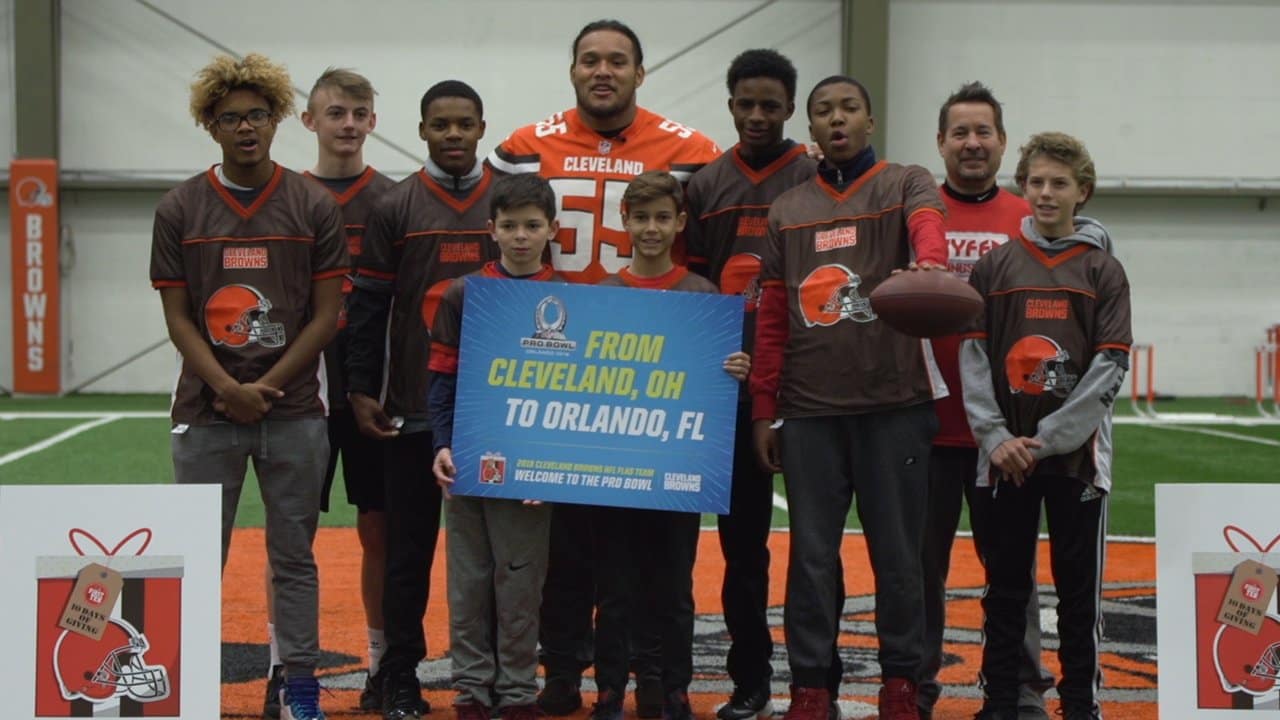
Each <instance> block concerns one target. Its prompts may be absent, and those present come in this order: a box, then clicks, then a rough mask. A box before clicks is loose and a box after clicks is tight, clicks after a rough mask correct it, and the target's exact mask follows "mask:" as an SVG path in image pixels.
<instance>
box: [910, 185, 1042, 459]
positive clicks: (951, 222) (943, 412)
mask: <svg viewBox="0 0 1280 720" xmlns="http://www.w3.org/2000/svg"><path fill="white" fill-rule="evenodd" d="M941 193H942V202H943V203H944V204H945V205H946V206H947V217H946V219H944V220H943V226H944V227H945V229H946V234H947V269H948V270H950V271H951V273H952V274H954V275H955V276H956V277H958V278H960V279H961V280H964V281H965V282H968V281H969V273H970V272H972V271H973V266H974V264H976V263H977V262H978V258H980V257H982V256H983V255H985V254H987V253H988V252H990V251H992V250H994V249H995V248H998V247H1000V246H1001V245H1004V244H1005V243H1007V242H1009V240H1010V239H1012V238H1016V237H1018V235H1019V234H1020V233H1021V230H1020V227H1021V224H1022V218H1024V217H1026V216H1027V215H1030V214H1031V209H1030V208H1029V207H1028V206H1027V201H1026V200H1023V199H1022V198H1020V197H1018V196H1017V195H1014V194H1013V193H1011V192H1008V191H1006V190H1001V189H999V188H996V189H995V194H994V195H992V196H991V197H990V198H989V199H981V200H977V201H966V200H961V199H957V198H954V197H952V196H951V195H950V194H949V193H948V192H947V190H946V188H942V189H941ZM932 343H933V356H934V358H935V359H936V360H937V361H938V369H939V370H940V371H941V372H942V379H943V381H945V382H946V383H947V388H948V389H950V391H951V394H950V395H948V396H947V397H945V398H941V399H939V400H938V402H937V404H936V405H934V409H935V410H937V413H938V434H937V435H936V436H934V438H933V444H934V445H945V446H948V447H974V446H975V445H974V441H973V431H972V430H970V429H969V419H968V418H967V417H965V414H964V396H963V393H961V392H960V336H959V335H947V336H945V337H939V338H933V340H932Z"/></svg>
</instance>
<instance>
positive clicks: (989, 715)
mask: <svg viewBox="0 0 1280 720" xmlns="http://www.w3.org/2000/svg"><path fill="white" fill-rule="evenodd" d="M973 720H1018V711H1017V710H1016V709H1004V708H990V707H984V708H982V709H981V710H979V711H978V714H977V715H974V716H973Z"/></svg>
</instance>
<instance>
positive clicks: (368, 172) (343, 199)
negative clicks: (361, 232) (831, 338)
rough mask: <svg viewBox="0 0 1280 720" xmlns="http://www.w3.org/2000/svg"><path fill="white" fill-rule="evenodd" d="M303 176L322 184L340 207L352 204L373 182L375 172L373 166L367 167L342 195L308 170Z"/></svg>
mask: <svg viewBox="0 0 1280 720" xmlns="http://www.w3.org/2000/svg"><path fill="white" fill-rule="evenodd" d="M302 174H303V175H305V176H307V177H309V178H311V179H312V180H315V181H316V182H318V183H320V186H321V187H323V188H324V189H325V190H328V191H329V194H330V195H332V196H333V199H334V200H337V201H338V204H339V205H346V204H347V203H349V202H351V200H352V198H354V197H355V196H357V195H359V194H360V191H361V190H363V189H364V188H365V186H366V185H368V184H369V181H371V180H373V176H374V174H375V171H374V169H373V166H372V165H365V166H364V172H362V173H360V177H358V178H356V181H355V182H353V183H351V187H348V188H347V189H346V191H345V192H341V193H339V192H334V190H333V188H331V187H329V186H328V185H325V184H324V183H323V182H321V179H320V178H319V177H317V176H315V175H313V174H311V171H310V170H306V171H304V172H303V173H302ZM348 227H351V226H349V225H348Z"/></svg>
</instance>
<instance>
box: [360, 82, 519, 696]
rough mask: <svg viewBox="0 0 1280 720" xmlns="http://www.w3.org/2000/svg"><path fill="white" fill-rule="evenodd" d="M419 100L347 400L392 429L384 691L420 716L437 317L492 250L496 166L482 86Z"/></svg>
mask: <svg viewBox="0 0 1280 720" xmlns="http://www.w3.org/2000/svg"><path fill="white" fill-rule="evenodd" d="M421 111H422V122H421V123H420V124H419V126H418V133H419V135H420V136H421V137H422V138H423V139H424V140H426V141H427V151H428V156H429V157H428V159H427V162H426V164H425V166H424V167H423V168H422V169H421V170H419V171H418V172H416V173H414V174H413V175H410V176H409V177H408V178H405V179H404V180H402V181H401V182H399V183H398V184H396V186H395V187H393V188H391V190H389V191H387V192H386V193H385V194H384V195H383V197H382V198H381V199H380V200H379V202H378V204H377V206H376V207H375V208H374V211H373V215H372V216H371V217H370V220H369V227H368V229H367V232H366V234H365V238H364V247H363V252H362V253H361V255H360V259H359V265H358V267H357V271H356V279H355V291H354V292H353V293H352V296H351V301H350V304H349V310H348V323H349V327H350V332H351V344H350V347H349V349H348V354H347V370H348V383H349V385H348V390H349V394H350V398H351V407H352V410H353V411H354V413H355V416H356V422H357V423H358V424H359V425H360V429H361V430H362V431H363V432H365V433H366V434H369V435H371V436H373V437H377V438H382V439H383V440H384V441H385V445H384V448H385V454H384V461H385V478H386V502H387V567H386V581H385V585H384V591H383V615H384V618H383V620H384V622H385V624H386V638H387V650H386V653H385V655H383V658H382V670H383V671H384V672H385V679H384V681H383V698H382V699H383V713H384V716H385V717H386V718H387V719H388V720H400V719H401V718H406V717H411V718H416V717H418V716H419V714H420V713H421V711H422V707H423V703H422V699H421V689H420V687H419V685H418V678H417V675H416V674H415V669H416V668H417V666H418V662H419V661H420V660H422V658H423V657H425V656H426V641H425V638H424V637H423V633H422V615H423V613H424V612H426V606H427V593H428V589H429V582H430V578H431V563H432V559H433V558H434V555H435V547H436V538H437V535H438V534H439V529H440V488H439V487H437V486H436V484H435V483H433V482H430V481H429V477H430V472H431V470H430V469H431V461H432V451H431V436H430V430H431V425H430V418H429V417H428V413H427V407H426V403H427V363H428V362H429V360H430V342H431V334H430V328H431V323H432V321H433V320H434V319H435V311H436V305H437V304H438V302H439V297H440V295H441V294H443V292H444V289H445V288H446V287H448V285H449V282H450V281H451V280H452V279H453V278H456V277H460V276H462V275H465V274H466V273H468V272H471V271H473V270H476V269H478V268H480V267H481V266H483V265H484V263H485V262H487V261H489V260H491V259H493V258H494V257H495V256H496V251H495V249H494V248H493V243H491V242H489V240H488V232H487V230H486V229H485V227H486V224H487V223H488V219H489V218H488V210H489V192H490V181H491V179H492V175H491V173H490V172H489V171H488V170H487V169H486V168H485V166H484V165H482V164H481V163H480V162H479V161H478V160H477V158H476V145H477V143H478V142H479V140H480V138H481V137H482V136H483V135H484V107H483V104H482V103H481V101H480V96H479V95H478V94H476V91H475V90H473V89H472V88H471V87H470V86H469V85H467V84H466V83H463V82H459V81H456V80H448V81H445V82H441V83H437V84H436V85H433V86H432V87H431V88H430V89H428V90H427V92H426V93H425V94H424V95H423V96H422V103H421ZM393 299H394V303H393V302H392V301H393ZM388 310H390V311H389V312H388ZM388 314H389V315H390V320H389V321H388V319H387V318H388ZM388 336H389V338H388ZM384 343H386V345H384ZM384 347H388V348H389V349H388V351H387V352H386V353H384ZM384 357H385V360H386V363H387V374H386V378H385V383H384V381H383V378H382V367H383V362H384ZM380 387H385V401H384V402H382V403H379V401H378V400H377V397H378V396H379V388H380ZM424 479H426V481H425V482H424Z"/></svg>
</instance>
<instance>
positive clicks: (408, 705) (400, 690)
mask: <svg viewBox="0 0 1280 720" xmlns="http://www.w3.org/2000/svg"><path fill="white" fill-rule="evenodd" d="M378 674H379V675H385V676H386V677H384V678H383V679H382V717H383V720H418V718H421V717H422V716H423V715H424V714H426V713H429V712H431V706H430V705H428V704H427V701H426V700H424V699H422V686H421V685H419V684H418V675H417V674H416V673H414V672H413V671H412V670H409V671H400V672H394V671H388V672H385V673H384V672H379V673H378Z"/></svg>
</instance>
